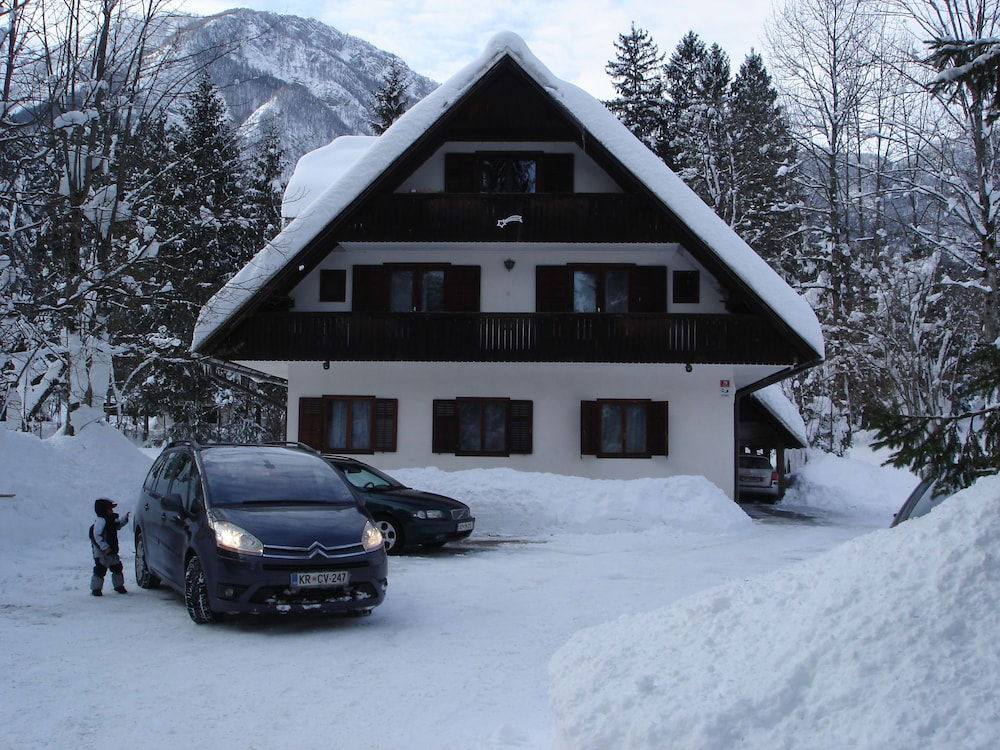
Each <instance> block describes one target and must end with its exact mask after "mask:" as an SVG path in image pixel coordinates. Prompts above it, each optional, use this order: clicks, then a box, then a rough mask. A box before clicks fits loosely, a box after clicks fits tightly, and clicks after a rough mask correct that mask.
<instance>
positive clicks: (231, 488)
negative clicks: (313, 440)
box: [202, 448, 355, 506]
mask: <svg viewBox="0 0 1000 750" xmlns="http://www.w3.org/2000/svg"><path fill="white" fill-rule="evenodd" d="M202 464H203V466H204V468H205V482H206V483H207V485H208V492H209V497H210V498H211V503H212V505H217V506H220V505H255V504H263V503H271V504H274V503H289V504H301V503H324V504H336V505H345V504H354V502H355V501H354V496H353V495H352V494H351V491H350V490H349V489H348V488H347V486H346V485H345V484H344V481H343V480H342V479H341V478H340V476H339V475H338V474H337V472H335V471H334V470H333V469H332V468H331V467H330V466H329V464H327V463H326V461H323V460H322V459H320V458H318V457H317V456H313V455H310V454H308V453H303V452H300V451H297V450H289V449H285V448H273V449H272V448H255V449H246V448H242V449H241V448H233V449H230V448H212V449H210V450H205V451H203V452H202Z"/></svg>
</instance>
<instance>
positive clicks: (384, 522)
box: [375, 516, 404, 555]
mask: <svg viewBox="0 0 1000 750" xmlns="http://www.w3.org/2000/svg"><path fill="white" fill-rule="evenodd" d="M375 526H376V527H377V528H378V530H379V531H381V532H382V538H383V539H384V540H385V553H386V554H387V555H398V554H399V553H400V552H402V551H403V545H404V540H403V530H402V529H401V528H400V526H399V523H398V522H397V521H396V520H395V519H393V518H392V517H391V516H375Z"/></svg>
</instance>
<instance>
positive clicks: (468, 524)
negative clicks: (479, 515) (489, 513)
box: [458, 521, 476, 531]
mask: <svg viewBox="0 0 1000 750" xmlns="http://www.w3.org/2000/svg"><path fill="white" fill-rule="evenodd" d="M475 526H476V522H475V521H459V523H458V530H459V531H472V529H473V528H475Z"/></svg>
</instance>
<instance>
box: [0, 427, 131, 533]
mask: <svg viewBox="0 0 1000 750" xmlns="http://www.w3.org/2000/svg"><path fill="white" fill-rule="evenodd" d="M100 416H101V417H103V414H101V415H100ZM150 463H151V459H150V458H149V457H148V456H146V455H144V454H143V453H142V452H141V451H139V450H138V449H137V448H136V447H135V446H134V445H132V443H130V442H129V441H128V439H127V438H126V437H124V436H123V435H122V434H121V433H120V432H118V430H116V429H114V428H113V427H111V426H110V425H108V424H107V423H106V422H103V421H98V420H96V417H95V421H92V422H90V423H88V424H86V425H85V426H84V427H83V429H82V430H80V432H79V434H78V435H77V436H76V437H65V436H56V437H51V438H47V439H46V440H40V439H39V438H38V437H37V436H35V435H32V434H29V433H25V432H15V431H13V430H8V429H5V428H3V427H2V426H0V494H11V493H13V494H14V497H13V498H8V497H0V544H2V545H4V546H7V545H15V544H33V543H36V542H38V541H40V540H52V539H63V538H67V537H68V538H70V539H80V540H85V539H86V536H87V528H88V527H89V526H90V523H91V521H92V519H93V516H94V500H96V499H97V498H99V497H108V498H111V499H112V500H115V501H116V502H118V503H119V504H120V507H119V509H118V510H119V512H120V513H121V514H122V515H124V514H125V511H128V510H132V508H133V506H134V505H135V502H136V499H137V498H138V492H139V488H140V487H141V486H142V481H143V479H145V477H146V472H148V471H149V466H150Z"/></svg>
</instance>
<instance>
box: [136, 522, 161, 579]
mask: <svg viewBox="0 0 1000 750" xmlns="http://www.w3.org/2000/svg"><path fill="white" fill-rule="evenodd" d="M135 582H136V583H137V584H139V588H141V589H155V588H157V587H158V586H159V585H160V579H159V578H158V577H157V576H155V575H153V573H152V572H151V571H150V570H149V566H148V565H147V564H146V540H145V539H143V536H142V534H141V533H136V535H135Z"/></svg>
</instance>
